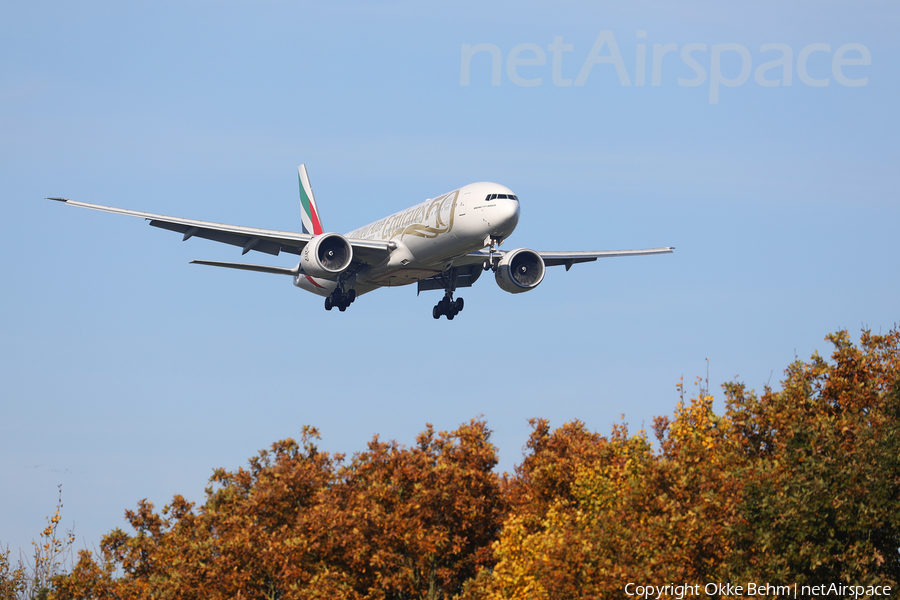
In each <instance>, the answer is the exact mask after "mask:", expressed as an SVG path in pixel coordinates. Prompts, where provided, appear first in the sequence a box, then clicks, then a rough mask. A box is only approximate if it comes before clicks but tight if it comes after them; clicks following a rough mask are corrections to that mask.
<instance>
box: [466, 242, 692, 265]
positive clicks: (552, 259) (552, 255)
mask: <svg viewBox="0 0 900 600" xmlns="http://www.w3.org/2000/svg"><path fill="white" fill-rule="evenodd" d="M673 250H675V248H674V247H672V246H666V247H664V248H643V249H640V250H599V251H586V252H578V251H576V252H538V254H540V255H541V258H542V259H544V264H545V265H546V266H548V267H555V266H558V265H565V266H566V271H568V270H569V269H571V268H572V265H574V264H575V263H583V262H592V261H595V260H597V259H598V258H607V257H613V256H644V255H646V254H671V253H672V251H673ZM505 253H506V252H505V251H503V250H495V251H494V256H503V255H504V254H505ZM488 256H489V253H488V251H487V250H479V251H478V252H472V253H470V254H467V255H466V256H464V257H461V258H459V259H457V260H455V261H453V264H454V265H468V264H474V263H477V262H484V261H485V260H487V258H488Z"/></svg>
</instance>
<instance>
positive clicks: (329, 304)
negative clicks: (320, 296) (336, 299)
mask: <svg viewBox="0 0 900 600" xmlns="http://www.w3.org/2000/svg"><path fill="white" fill-rule="evenodd" d="M333 307H334V304H332V302H331V296H328V297H327V298H325V310H331V309H332V308H333Z"/></svg>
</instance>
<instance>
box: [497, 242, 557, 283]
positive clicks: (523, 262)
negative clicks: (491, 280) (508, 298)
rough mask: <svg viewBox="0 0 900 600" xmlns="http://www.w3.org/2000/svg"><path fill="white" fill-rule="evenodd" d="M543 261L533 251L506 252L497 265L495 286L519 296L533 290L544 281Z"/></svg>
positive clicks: (521, 249)
mask: <svg viewBox="0 0 900 600" xmlns="http://www.w3.org/2000/svg"><path fill="white" fill-rule="evenodd" d="M545 271H546V268H545V267H544V259H543V258H541V255H540V254H538V253H537V252H535V251H534V250H529V249H528V248H519V249H517V250H513V251H512V252H507V253H506V254H504V255H503V258H501V259H500V264H499V265H497V271H496V273H495V275H494V276H495V277H496V278H497V285H499V286H500V289H502V290H503V291H505V292H509V293H510V294H519V293H521V292H527V291H530V290H533V289H534V288H536V287H537V286H538V284H539V283H540V282H541V281H543V280H544V272H545Z"/></svg>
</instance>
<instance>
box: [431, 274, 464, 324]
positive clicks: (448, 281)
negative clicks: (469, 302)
mask: <svg viewBox="0 0 900 600" xmlns="http://www.w3.org/2000/svg"><path fill="white" fill-rule="evenodd" d="M457 278H458V276H457V273H456V269H447V270H446V271H444V272H443V273H441V283H442V284H444V297H443V298H441V301H440V302H438V303H437V304H435V305H434V308H433V309H431V316H432V317H434V318H435V319H440V318H441V317H447V320H448V321H452V320H453V317H455V316H456V315H458V314H459V313H461V312H462V309H463V306H464V305H465V302H463V299H462V298H457V299H456V300H455V301H454V300H453V292H455V291H456V280H457Z"/></svg>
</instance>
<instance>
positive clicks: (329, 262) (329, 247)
mask: <svg viewBox="0 0 900 600" xmlns="http://www.w3.org/2000/svg"><path fill="white" fill-rule="evenodd" d="M352 260H353V247H352V246H350V242H348V241H347V238H345V237H344V236H342V235H341V234H339V233H323V234H321V235H317V236H315V237H314V238H313V239H311V240H310V241H309V243H307V244H306V247H305V248H303V253H302V254H301V255H300V268H301V269H303V272H304V273H305V274H307V275H309V276H311V277H323V278H328V277H332V276H334V275H337V274H338V273H340V272H342V271H344V270H345V269H346V268H347V267H349V266H350V261H352Z"/></svg>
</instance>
